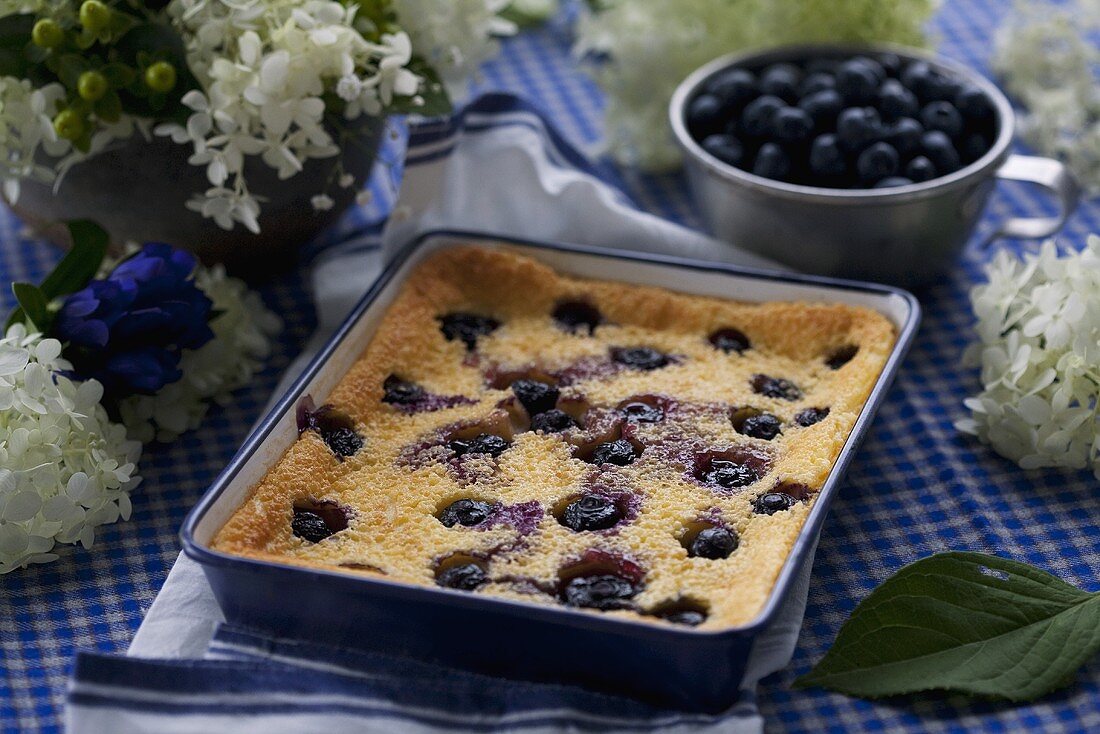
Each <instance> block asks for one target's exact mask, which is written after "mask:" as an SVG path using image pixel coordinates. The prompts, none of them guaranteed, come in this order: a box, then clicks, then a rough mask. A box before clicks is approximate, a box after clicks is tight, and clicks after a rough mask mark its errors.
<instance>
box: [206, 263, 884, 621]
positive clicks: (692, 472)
mask: <svg viewBox="0 0 1100 734" xmlns="http://www.w3.org/2000/svg"><path fill="white" fill-rule="evenodd" d="M729 295H730V297H731V298H736V297H737V293H730V294H729ZM569 300H581V301H584V302H587V303H590V304H593V305H595V306H596V307H597V308H598V309H599V312H600V314H601V315H602V323H601V325H600V326H599V327H598V328H597V329H596V330H595V333H594V334H589V333H588V332H587V330H585V329H581V330H580V331H579V332H578V333H568V332H566V331H565V330H563V329H562V328H560V327H559V326H558V325H556V324H555V322H554V320H553V319H552V318H551V316H550V314H551V312H552V311H553V310H554V308H555V305H556V304H559V303H561V302H563V301H569ZM452 312H472V313H477V314H483V315H486V316H490V317H492V318H494V319H496V320H498V321H499V322H500V327H499V328H498V329H496V330H495V331H493V332H492V333H491V334H489V335H487V336H482V337H480V338H479V339H478V340H477V343H476V349H474V350H471V351H468V350H467V348H466V346H465V345H464V344H463V342H462V341H461V340H454V341H448V340H447V339H445V338H444V335H443V334H442V333H441V330H440V321H439V318H440V317H441V316H442V315H444V314H448V313H452ZM728 327H734V328H736V329H739V330H740V331H741V332H743V333H744V334H745V335H746V336H747V337H748V338H749V339H750V340H751V344H752V347H751V348H750V349H748V350H747V351H744V352H742V353H737V352H730V353H727V352H724V351H722V350H720V349H716V348H715V347H714V346H713V345H712V344H711V343H710V341H708V335H710V334H712V333H713V332H714V331H716V330H718V329H722V328H728ZM894 338H895V334H894V329H893V327H892V326H891V324H890V323H889V322H888V321H887V320H886V319H885V318H884V317H883V316H881V315H880V314H878V313H876V312H874V311H872V310H870V309H866V308H859V307H853V306H847V305H841V304H831V303H787V302H775V303H762V304H753V303H741V302H737V301H734V300H723V299H716V298H706V297H698V296H690V295H683V294H677V293H673V292H671V291H667V290H663V289H659V288H651V287H642V286H635V285H628V284H623V283H615V282H603V281H594V280H582V279H578V278H573V277H566V276H563V275H559V274H557V273H555V272H554V271H553V270H551V269H550V268H548V267H547V266H545V265H543V264H541V263H539V262H537V261H535V260H532V259H529V258H526V257H522V256H519V255H515V254H511V253H507V252H501V251H497V250H489V249H482V248H477V247H458V248H453V249H449V250H447V251H444V252H442V253H439V254H436V255H435V256H433V257H431V258H430V259H428V260H427V261H426V262H424V263H423V264H421V265H420V266H418V267H417V268H416V270H415V271H414V272H413V273H412V275H411V276H410V277H409V279H408V281H407V282H406V283H405V285H404V286H403V289H402V290H401V292H400V294H399V295H398V297H397V299H396V301H395V302H394V303H393V305H392V306H391V307H390V309H389V310H388V312H387V313H386V315H385V317H384V319H383V320H382V323H381V324H380V326H379V328H378V330H377V332H376V333H375V335H374V337H373V339H372V340H371V342H370V344H369V345H368V346H367V348H366V350H365V351H364V353H363V355H362V356H361V357H360V358H359V360H358V361H357V362H356V363H355V365H354V366H353V367H352V368H351V370H350V371H349V372H348V374H347V375H346V376H345V377H344V378H343V380H342V381H341V382H340V384H339V385H338V386H337V387H336V389H335V390H334V391H333V393H332V395H331V396H330V397H329V400H328V402H329V404H330V405H331V406H333V409H334V410H335V411H337V412H338V413H340V414H343V415H345V416H347V417H348V418H350V420H351V422H352V423H353V424H354V426H355V431H356V432H357V433H358V434H359V435H360V436H361V437H362V439H363V444H364V445H363V448H362V450H360V451H358V452H357V453H355V454H354V455H352V456H350V457H348V458H346V459H345V460H340V459H339V457H337V456H335V455H334V453H333V451H332V450H330V448H329V446H328V445H326V443H325V441H324V440H322V438H321V436H320V435H319V434H318V433H317V432H316V431H312V430H307V431H305V432H304V433H303V434H302V436H301V438H300V439H299V440H298V441H297V442H296V443H295V444H294V445H293V446H292V447H291V448H290V450H288V451H287V452H286V454H285V455H284V456H283V458H282V459H281V460H280V461H279V462H278V463H277V464H276V465H275V467H274V468H273V469H272V470H271V471H270V473H269V474H268V475H267V477H266V478H265V479H264V480H263V481H262V482H261V483H260V484H259V486H257V487H256V489H255V491H254V493H253V494H252V496H251V498H250V499H249V500H248V501H246V502H245V503H244V504H243V505H242V506H241V507H240V508H239V509H238V510H237V511H236V513H235V514H234V515H233V517H232V518H231V519H230V520H229V521H228V522H227V523H226V525H225V526H224V527H223V528H222V529H221V530H220V531H219V533H218V534H217V536H216V538H215V540H214V547H215V548H216V549H217V550H220V551H224V552H228V553H233V554H239V555H243V556H248V557H253V558H264V559H268V560H277V561H280V562H285V563H292V564H299V565H307V566H320V567H325V568H330V569H337V570H345V571H347V572H349V573H367V574H384V575H385V577H386V578H388V579H390V580H392V581H399V582H406V583H413V584H425V585H432V584H434V583H435V576H436V573H437V572H438V569H439V568H441V567H443V568H445V567H447V566H448V565H450V564H453V563H455V562H457V559H462V560H476V562H477V564H478V565H479V566H480V567H481V568H483V569H485V571H486V573H487V575H488V577H489V579H490V581H489V583H486V584H484V585H482V586H480V587H479V588H478V589H477V590H476V591H473V592H471V593H478V594H491V595H496V596H502V597H508V598H513V599H521V600H525V601H531V602H538V603H546V604H561V603H562V602H561V600H560V599H559V597H558V593H559V592H560V590H561V587H562V583H563V579H564V580H566V581H567V580H568V579H569V578H570V577H572V576H573V575H576V574H577V573H578V572H579V571H578V569H586V570H588V571H594V572H600V573H616V574H618V575H620V576H622V575H626V576H631V575H632V574H634V575H637V574H641V575H643V576H644V578H643V580H642V581H641V582H640V583H639V584H638V586H639V587H641V590H640V592H639V593H637V594H636V595H635V596H634V597H633V598H632V599H631V600H629V602H627V604H628V605H629V606H630V608H628V609H620V610H615V611H606V612H602V613H606V614H613V615H622V616H627V617H631V618H634V619H639V618H643V619H650V620H655V621H657V622H658V623H664V622H661V621H660V620H657V618H656V617H654V616H652V613H653V612H654V611H655V610H657V611H659V610H661V609H666V608H668V607H669V605H672V606H674V607H677V606H678V607H683V606H685V605H687V606H691V607H694V608H698V609H702V610H705V612H706V614H707V617H706V621H705V622H704V623H703V629H721V628H724V627H729V626H735V625H740V624H744V623H746V622H749V621H751V620H752V618H753V617H755V616H756V615H757V613H758V612H759V611H760V609H761V607H762V605H763V604H764V602H765V601H766V599H767V597H768V595H769V593H770V592H771V589H772V586H773V584H774V582H775V579H776V576H777V575H778V573H779V570H780V568H781V566H782V565H783V563H784V561H785V559H786V557H787V554H788V553H789V551H790V549H791V547H792V546H793V544H794V542H795V540H796V538H797V536H798V534H799V531H800V528H801V526H802V523H803V521H804V519H805V517H806V515H807V512H808V511H809V507H810V505H812V503H813V502H814V499H815V497H816V492H817V490H818V489H819V488H820V487H821V486H822V485H823V483H824V482H825V479H826V477H827V476H828V474H829V472H830V470H831V468H832V466H833V463H834V462H835V460H836V458H837V456H838V454H839V452H840V449H841V447H842V445H843V443H844V441H845V440H846V438H847V436H848V434H849V433H850V431H851V429H852V426H853V424H854V423H855V420H856V418H857V416H858V414H859V412H860V410H861V408H862V406H863V404H864V402H865V401H866V399H867V396H868V394H869V393H870V391H871V388H872V387H873V385H874V383H875V381H876V379H877V377H878V375H879V373H880V372H881V370H882V368H883V365H884V364H885V362H886V359H887V357H888V355H889V353H890V350H891V348H892V346H893V343H894ZM634 346H649V347H653V348H655V349H657V350H660V351H662V352H664V353H666V354H668V355H671V356H672V357H671V358H672V360H673V363H672V364H669V365H668V366H666V367H663V368H660V369H655V370H652V371H642V370H633V369H628V368H624V367H622V366H621V365H618V366H616V365H615V364H614V362H612V361H611V360H610V358H609V350H610V349H611V348H614V347H634ZM845 347H857V348H858V349H857V350H856V351H855V354H854V356H853V357H851V359H850V361H848V362H847V363H845V364H843V365H842V366H839V368H836V369H834V368H832V367H830V366H829V365H828V364H826V362H827V361H828V359H829V357H830V355H835V354H837V353H838V351H843V349H844V348H845ZM849 351H850V350H849ZM758 374H760V375H768V376H772V377H782V378H785V379H787V380H789V381H790V382H792V383H794V385H796V386H797V387H798V388H799V389H800V390H801V392H802V396H801V397H799V398H798V399H795V400H786V399H782V398H779V397H769V396H766V395H763V394H759V393H758V392H755V391H754V389H753V386H752V381H753V377H754V375H758ZM390 375H396V376H398V377H400V378H402V379H403V380H406V381H409V382H412V383H416V384H418V385H420V386H421V387H423V389H424V390H425V391H426V392H427V393H430V394H432V395H435V396H462V397H463V398H465V399H466V400H465V402H463V403H461V404H457V405H450V406H449V407H446V406H447V405H448V403H446V402H445V401H444V402H439V403H437V404H433V405H430V406H428V407H432V408H439V409H431V410H420V411H419V412H416V411H411V410H409V409H402V406H399V405H393V404H389V403H386V402H383V401H382V398H383V395H384V392H383V387H382V385H383V382H384V381H385V380H386V378H387V377H388V376H390ZM528 376H539V377H543V378H546V377H547V376H553V377H556V379H557V381H559V382H561V383H562V385H561V387H560V390H561V399H560V401H559V403H558V405H559V407H561V408H563V409H564V410H566V411H567V412H569V413H571V414H573V415H574V416H576V417H577V418H579V419H581V420H582V421H583V422H584V426H585V427H584V428H580V427H578V428H574V429H571V430H568V431H566V432H565V433H564V434H562V433H541V432H532V431H529V430H526V429H527V426H528V425H529V417H528V416H527V414H526V411H524V410H523V408H522V407H520V405H519V403H518V401H517V400H516V399H515V398H513V397H512V392H511V391H510V389H509V387H508V384H509V382H510V380H511V379H513V378H516V377H528ZM641 395H644V396H661V397H660V398H652V397H650V398H647V400H649V401H650V402H651V403H657V402H661V403H663V404H664V405H665V407H666V408H667V413H666V416H665V420H664V421H662V422H660V423H655V424H643V423H627V424H625V425H626V428H625V430H624V429H623V425H624V424H623V422H622V414H621V413H619V412H618V411H617V410H616V408H617V406H619V405H620V404H621V403H622V402H623V401H624V400H627V399H629V398H631V397H636V396H641ZM441 406H443V407H441ZM743 406H751V407H753V408H755V409H759V410H761V411H765V412H767V413H771V414H773V415H775V416H776V417H778V418H779V419H780V421H781V422H782V433H781V434H780V435H778V436H776V437H775V438H774V439H772V440H763V439H760V438H751V437H748V436H745V435H742V434H741V433H739V432H738V431H737V430H735V428H734V424H733V422H731V411H733V410H734V409H735V408H738V407H743ZM421 407H424V406H421ZM812 407H816V408H828V415H827V416H826V417H825V418H824V419H822V420H820V421H819V422H817V423H814V424H813V425H809V426H807V427H803V426H800V425H799V424H798V422H797V421H796V416H797V415H798V414H799V413H800V412H801V411H803V410H805V409H806V408H812ZM481 432H487V433H496V434H499V435H502V436H503V437H504V438H506V439H508V440H510V441H511V445H510V447H509V448H508V449H507V450H506V451H504V452H503V453H502V454H501V455H500V456H499V457H498V458H495V459H494V458H492V457H490V456H488V455H486V454H480V455H466V456H465V457H462V458H461V459H458V458H454V455H453V453H452V452H450V450H449V449H448V448H447V442H448V440H449V439H453V438H456V437H457V438H464V439H468V438H470V437H471V436H472V435H474V434H476V433H481ZM620 436H626V437H629V438H630V439H631V440H633V441H634V442H635V443H636V445H637V446H638V447H639V448H643V447H644V449H643V450H642V452H641V455H640V456H639V457H638V458H637V459H636V460H635V461H634V463H632V464H629V465H627V466H623V467H619V466H611V465H607V464H605V465H603V466H594V465H593V464H591V463H587V462H586V461H584V460H582V458H583V457H586V456H588V455H590V454H591V450H592V447H593V446H594V445H596V444H597V443H599V442H600V440H601V439H602V440H610V439H614V438H618V437H620ZM723 451H724V452H725V453H720V455H719V458H723V457H725V458H730V457H732V458H734V459H736V460H737V461H738V462H742V463H749V464H753V466H755V467H756V468H758V469H759V470H760V471H762V472H764V474H763V476H762V478H761V479H759V481H756V482H754V483H752V484H751V485H749V486H747V487H742V488H733V489H727V488H724V487H719V486H709V485H708V484H707V483H705V482H704V481H702V480H700V479H699V478H698V476H697V475H699V472H700V471H702V470H701V469H700V467H701V466H704V465H705V462H706V459H707V458H708V457H713V456H714V453H713V452H723ZM708 452H711V453H708ZM578 455H579V457H580V458H579V457H578ZM778 485H781V486H780V489H783V490H786V491H787V492H788V494H792V495H794V496H795V498H796V499H802V500H804V501H802V502H799V503H797V504H795V505H794V506H793V507H792V508H791V509H789V510H785V511H780V512H776V513H775V514H773V515H768V514H763V513H761V512H760V511H758V510H756V511H754V503H755V501H756V499H757V498H758V497H759V496H760V495H762V494H764V493H767V492H769V491H772V490H774V489H775V488H776V487H777V486H778ZM582 493H596V494H599V495H602V496H605V497H610V498H613V499H614V502H615V503H616V504H617V506H619V507H620V508H621V510H622V512H623V513H625V515H626V519H625V520H624V521H623V522H621V523H619V524H618V525H617V526H615V527H613V528H611V529H608V530H592V531H580V532H577V531H574V530H571V529H569V528H568V527H566V526H564V525H563V524H562V523H561V522H559V520H558V518H557V516H558V515H560V514H561V511H562V509H563V507H564V506H565V505H566V504H567V503H568V502H569V501H570V500H571V499H575V498H576V497H578V496H579V495H581V494H582ZM459 498H471V499H476V500H481V501H485V502H488V503H492V504H493V506H494V508H495V512H496V513H497V514H496V515H494V517H493V518H491V519H490V521H486V522H484V523H482V524H480V525H478V526H475V527H463V526H462V525H461V524H456V525H454V526H453V527H446V526H445V525H444V524H443V523H442V522H441V521H440V520H439V519H438V517H437V516H438V514H439V512H440V511H441V510H442V509H443V508H445V507H446V506H447V505H448V504H449V503H451V502H452V501H454V500H456V499H459ZM319 503H322V504H319ZM323 503H335V504H334V505H333V504H323ZM295 507H298V508H299V509H301V508H306V509H308V508H314V509H316V508H317V507H330V508H331V507H339V508H343V509H345V510H346V514H347V516H348V517H349V518H350V519H349V522H348V527H347V528H346V529H343V530H341V531H340V532H337V533H335V534H334V535H331V536H330V537H327V538H325V539H324V540H321V541H320V542H309V541H308V540H305V539H303V538H302V537H298V536H296V535H295V534H294V533H293V532H292V530H291V520H292V518H293V516H294V508H295ZM708 525H718V526H723V527H726V528H728V529H730V530H733V531H735V533H736V535H737V536H738V537H739V546H738V547H737V549H736V550H735V551H734V552H733V553H732V554H731V555H730V556H729V557H728V558H724V559H718V560H709V559H706V558H700V557H691V556H690V555H689V553H688V550H687V548H686V547H685V545H686V544H688V543H689V541H690V539H691V537H692V534H693V533H695V532H698V530H699V529H700V528H702V527H706V526H708ZM685 538H686V540H685ZM592 551H595V553H593V552H592ZM456 554H457V555H456ZM582 561H583V563H582ZM578 564H579V565H578ZM624 568H626V569H627V571H626V572H625V574H624V572H623V569H624ZM563 569H565V570H564V571H563ZM634 580H636V579H634Z"/></svg>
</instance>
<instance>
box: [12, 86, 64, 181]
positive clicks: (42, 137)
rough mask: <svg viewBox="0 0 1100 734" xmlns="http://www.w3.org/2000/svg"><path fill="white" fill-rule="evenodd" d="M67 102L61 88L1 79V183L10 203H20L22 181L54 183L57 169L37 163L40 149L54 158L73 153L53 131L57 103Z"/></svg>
mask: <svg viewBox="0 0 1100 734" xmlns="http://www.w3.org/2000/svg"><path fill="white" fill-rule="evenodd" d="M64 98H65V88H64V87H63V86H61V85H60V84H56V83H54V84H47V85H46V86H44V87H42V88H41V89H35V88H33V87H32V86H31V83H30V82H29V81H27V80H26V79H16V78H15V77H10V76H5V77H0V166H2V168H0V172H2V173H0V179H3V184H4V197H5V198H6V199H7V200H8V201H9V202H11V203H14V202H15V201H17V200H18V199H19V182H20V180H23V179H29V180H35V181H42V182H45V183H49V182H50V181H53V180H54V176H55V173H54V170H53V169H51V168H49V167H47V166H43V165H41V164H39V163H36V162H35V155H36V154H37V153H38V151H39V150H40V149H41V150H43V151H45V152H46V153H47V154H49V155H51V156H60V155H64V154H65V153H67V152H68V151H69V150H70V144H69V142H68V141H67V140H61V139H59V138H58V137H57V132H56V131H55V130H54V128H53V119H52V118H53V113H54V111H55V109H56V106H57V102H58V101H59V100H62V99H64Z"/></svg>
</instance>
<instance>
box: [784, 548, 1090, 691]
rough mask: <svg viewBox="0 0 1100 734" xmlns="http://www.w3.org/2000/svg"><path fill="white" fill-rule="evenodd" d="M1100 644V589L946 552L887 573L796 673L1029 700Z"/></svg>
mask: <svg viewBox="0 0 1100 734" xmlns="http://www.w3.org/2000/svg"><path fill="white" fill-rule="evenodd" d="M1097 650H1100V594H1090V593H1088V592H1085V591H1082V590H1080V589H1078V588H1076V587H1074V586H1070V585H1069V584H1067V583H1065V582H1064V581H1062V580H1060V579H1058V578H1057V577H1055V576H1052V575H1050V574H1049V573H1047V572H1045V571H1042V570H1039V569H1037V568H1034V567H1032V566H1029V565H1027V564H1024V563H1018V562H1016V561H1010V560H1007V559H1004V558H999V557H997V556H991V555H986V554H984V553H955V552H953V553H940V554H938V555H934V556H931V557H929V558H925V559H923V560H920V561H917V562H915V563H912V564H910V565H908V566H906V567H905V568H903V569H902V570H900V571H898V572H897V573H896V574H895V575H894V576H892V577H891V578H889V579H887V580H886V581H884V582H883V583H882V584H881V585H880V586H879V587H878V588H877V589H875V590H874V591H872V592H871V593H870V595H868V596H867V598H866V599H864V600H863V601H862V602H860V604H859V606H857V607H856V609H855V610H854V611H853V612H852V616H851V618H849V619H848V621H847V622H845V623H844V626H843V627H841V629H840V633H839V634H838V635H837V638H836V641H835V642H834V643H833V646H832V648H831V649H830V650H829V652H828V653H826V654H825V657H824V658H822V660H821V661H820V662H819V663H818V664H817V666H816V667H815V668H814V669H813V670H812V671H810V672H809V673H807V674H806V675H804V676H802V677H801V678H799V679H798V680H796V681H795V686H796V687H798V688H806V687H809V686H821V687H823V688H828V689H831V690H834V691H839V692H840V693H846V694H848V695H851V696H858V697H866V698H877V697H880V696H894V695H899V694H906V693H916V692H918V691H927V690H932V689H942V690H949V691H957V692H960V693H966V694H973V695H981V696H990V697H994V698H1006V699H1009V700H1011V701H1030V700H1032V699H1035V698H1038V697H1039V696H1042V695H1044V694H1046V693H1049V692H1050V691H1052V690H1054V689H1056V688H1060V687H1062V686H1065V685H1068V684H1069V683H1070V682H1071V681H1072V680H1073V676H1074V672H1075V671H1076V670H1077V669H1078V668H1079V667H1080V666H1081V665H1082V664H1084V663H1085V662H1086V661H1087V660H1088V659H1089V658H1091V657H1092V656H1093V655H1094V654H1096V652H1097Z"/></svg>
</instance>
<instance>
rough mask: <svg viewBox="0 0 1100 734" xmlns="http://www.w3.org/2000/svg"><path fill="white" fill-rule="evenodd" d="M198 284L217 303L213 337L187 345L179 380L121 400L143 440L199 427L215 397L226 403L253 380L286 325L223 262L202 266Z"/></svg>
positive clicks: (131, 427)
mask: <svg viewBox="0 0 1100 734" xmlns="http://www.w3.org/2000/svg"><path fill="white" fill-rule="evenodd" d="M195 284H196V285H197V286H198V287H199V289H200V290H202V291H203V292H204V293H205V294H206V295H207V297H208V298H210V300H211V301H212V302H213V311H214V313H216V314H217V316H216V317H215V318H213V319H212V320H211V321H210V328H211V330H213V332H214V338H213V339H211V340H210V341H208V342H207V343H206V344H204V345H203V346H201V347H199V348H198V349H194V350H184V352H183V354H182V356H181V358H180V371H181V372H182V373H183V377H181V378H180V379H179V380H178V381H176V382H173V383H171V384H169V385H165V386H164V387H163V388H162V389H161V390H159V391H158V392H157V393H156V394H155V395H133V396H131V397H128V398H126V399H125V400H123V401H121V402H120V403H119V406H118V407H119V414H120V416H121V418H122V422H123V424H124V425H125V426H126V428H127V430H128V431H129V432H130V434H131V435H132V436H134V437H135V438H137V439H138V440H140V441H143V442H148V441H152V440H154V439H156V440H158V441H162V442H168V441H172V440H174V439H176V438H177V437H178V436H179V435H180V434H181V433H184V432H185V431H188V430H191V429H193V428H197V427H198V426H199V425H200V424H201V423H202V420H203V418H204V417H205V416H206V413H207V411H208V410H209V408H210V401H211V400H213V401H215V402H219V403H223V404H224V403H225V402H226V401H227V400H229V396H230V393H232V392H233V391H234V390H236V389H238V388H240V387H244V386H245V385H247V384H248V383H249V382H251V380H252V378H253V377H254V376H255V374H256V373H257V372H258V371H259V370H260V369H261V368H262V367H263V363H264V361H265V360H266V359H267V357H268V355H270V353H271V348H272V337H274V336H275V334H277V333H279V331H280V330H281V329H282V322H281V321H280V320H279V317H278V316H276V315H275V314H274V313H273V312H271V311H270V310H269V309H268V308H267V307H266V306H264V303H263V300H261V298H260V296H259V294H257V293H256V292H255V291H252V290H249V288H248V287H247V286H246V285H245V284H244V281H241V280H239V279H237V278H231V277H229V276H227V275H226V274H225V268H224V267H222V266H221V265H215V266H213V267H211V268H205V267H203V266H201V265H200V266H199V267H198V268H197V269H196V271H195Z"/></svg>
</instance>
